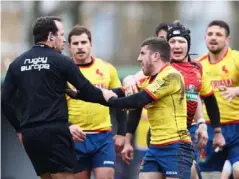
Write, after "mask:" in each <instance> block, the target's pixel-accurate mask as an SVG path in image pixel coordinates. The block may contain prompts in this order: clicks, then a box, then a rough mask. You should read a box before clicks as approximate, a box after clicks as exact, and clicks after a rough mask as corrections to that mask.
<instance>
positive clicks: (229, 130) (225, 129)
mask: <svg viewBox="0 0 239 179" xmlns="http://www.w3.org/2000/svg"><path fill="white" fill-rule="evenodd" d="M221 128H222V133H223V136H224V137H225V140H226V145H225V146H224V148H223V150H222V151H219V152H215V151H214V150H215V149H214V148H213V145H212V142H213V136H214V129H213V127H212V126H211V125H208V143H207V145H206V146H205V148H204V149H203V150H201V153H200V163H199V166H200V169H201V171H205V172H211V171H222V169H223V165H224V162H225V160H229V161H230V162H231V164H234V163H235V162H238V161H239V124H227V125H222V126H221Z"/></svg>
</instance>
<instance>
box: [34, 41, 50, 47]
mask: <svg viewBox="0 0 239 179" xmlns="http://www.w3.org/2000/svg"><path fill="white" fill-rule="evenodd" d="M37 44H43V45H46V46H48V47H51V48H53V47H54V46H53V44H52V43H51V42H49V41H45V42H37Z"/></svg>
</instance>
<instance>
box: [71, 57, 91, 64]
mask: <svg viewBox="0 0 239 179" xmlns="http://www.w3.org/2000/svg"><path fill="white" fill-rule="evenodd" d="M73 60H74V62H75V63H76V64H77V65H84V64H89V63H91V62H92V60H93V59H92V58H91V56H89V57H88V58H86V59H81V60H79V59H77V58H74V57H73Z"/></svg>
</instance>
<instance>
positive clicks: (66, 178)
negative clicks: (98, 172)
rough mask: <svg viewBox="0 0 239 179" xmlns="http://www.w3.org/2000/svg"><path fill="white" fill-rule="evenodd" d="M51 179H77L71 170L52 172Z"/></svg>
mask: <svg viewBox="0 0 239 179" xmlns="http://www.w3.org/2000/svg"><path fill="white" fill-rule="evenodd" d="M50 175H51V179H75V176H74V174H73V173H71V172H62V173H56V174H50Z"/></svg>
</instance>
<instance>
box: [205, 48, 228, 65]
mask: <svg viewBox="0 0 239 179" xmlns="http://www.w3.org/2000/svg"><path fill="white" fill-rule="evenodd" d="M227 49H228V47H227V46H225V47H224V48H223V49H222V50H221V51H220V52H219V53H217V54H214V53H212V52H209V60H210V62H211V63H216V62H218V61H220V60H221V59H223V57H224V55H225V54H226V52H227Z"/></svg>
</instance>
